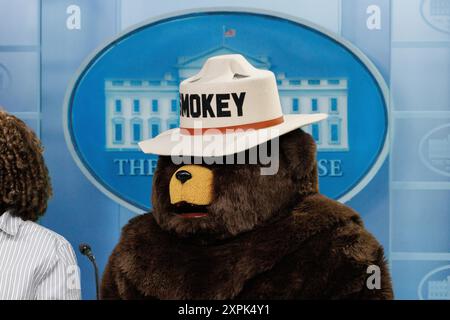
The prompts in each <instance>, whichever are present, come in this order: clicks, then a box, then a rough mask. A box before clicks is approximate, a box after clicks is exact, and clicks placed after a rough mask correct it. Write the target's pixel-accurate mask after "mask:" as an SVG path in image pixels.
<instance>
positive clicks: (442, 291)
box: [428, 276, 450, 300]
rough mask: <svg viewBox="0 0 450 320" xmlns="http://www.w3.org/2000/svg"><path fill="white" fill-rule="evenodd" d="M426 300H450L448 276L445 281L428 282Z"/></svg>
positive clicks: (449, 279)
mask: <svg viewBox="0 0 450 320" xmlns="http://www.w3.org/2000/svg"><path fill="white" fill-rule="evenodd" d="M428 299H430V300H450V276H447V279H445V280H440V281H439V280H438V281H429V282H428Z"/></svg>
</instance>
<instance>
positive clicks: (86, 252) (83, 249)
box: [79, 243, 100, 300]
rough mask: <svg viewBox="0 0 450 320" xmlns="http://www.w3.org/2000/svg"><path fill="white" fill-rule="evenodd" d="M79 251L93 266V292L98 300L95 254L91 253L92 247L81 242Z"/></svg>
mask: <svg viewBox="0 0 450 320" xmlns="http://www.w3.org/2000/svg"><path fill="white" fill-rule="evenodd" d="M79 249H80V252H81V254H82V255H84V256H86V257H87V258H88V259H89V261H91V263H92V265H93V266H94V272H95V293H96V297H97V300H100V297H99V289H98V282H99V281H98V267H97V262H96V261H95V256H94V254H93V253H92V249H91V246H90V245H88V244H87V243H81V244H80V246H79Z"/></svg>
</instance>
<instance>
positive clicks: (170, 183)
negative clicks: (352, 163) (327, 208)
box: [152, 129, 318, 241]
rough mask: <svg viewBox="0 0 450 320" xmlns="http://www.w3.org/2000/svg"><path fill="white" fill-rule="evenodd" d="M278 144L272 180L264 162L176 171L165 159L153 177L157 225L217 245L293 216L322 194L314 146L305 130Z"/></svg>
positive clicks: (184, 167) (192, 166)
mask: <svg viewBox="0 0 450 320" xmlns="http://www.w3.org/2000/svg"><path fill="white" fill-rule="evenodd" d="M277 139H279V141H277V143H278V146H279V148H278V152H277V153H278V155H279V156H278V170H277V172H276V173H275V174H272V175H262V174H261V167H262V166H263V165H262V164H261V162H260V161H257V162H256V163H255V162H253V164H249V163H246V164H209V165H208V164H206V163H207V161H203V162H202V163H200V164H198V163H199V161H196V160H198V159H193V161H192V162H193V163H196V164H181V165H176V164H174V163H173V161H172V159H171V157H170V156H161V157H160V158H159V160H158V164H157V168H156V171H155V174H154V177H153V193H152V203H153V215H154V217H155V220H156V222H157V223H158V224H159V226H160V227H161V228H162V229H163V230H166V231H168V232H171V233H174V234H176V235H177V236H179V237H183V238H193V239H200V240H201V241H218V240H224V239H227V238H230V237H233V236H236V235H238V234H240V233H243V232H246V231H249V230H252V229H254V228H256V227H258V226H260V225H265V224H267V223H270V222H271V221H274V220H277V219H279V218H281V217H283V216H284V215H287V214H289V213H290V212H291V210H292V208H293V207H294V206H295V205H296V204H297V203H298V202H299V201H301V199H302V197H304V196H306V195H309V194H312V193H317V192H318V175H317V162H316V155H315V154H316V145H315V142H314V140H313V139H312V137H311V136H310V135H309V134H307V133H305V132H304V131H302V130H301V129H298V130H295V131H292V132H290V133H287V134H285V135H283V136H281V137H279V138H277ZM271 143H273V141H269V145H270V144H271ZM256 148H257V147H256ZM246 152H247V153H248V152H249V151H246ZM246 159H248V154H247V158H246ZM235 163H236V162H235Z"/></svg>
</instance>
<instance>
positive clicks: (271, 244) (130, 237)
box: [101, 130, 392, 299]
mask: <svg viewBox="0 0 450 320" xmlns="http://www.w3.org/2000/svg"><path fill="white" fill-rule="evenodd" d="M177 168H178V166H175V165H173V164H172V163H171V161H170V158H167V157H161V158H160V160H159V162H158V167H157V170H156V173H155V177H154V187H153V190H154V191H153V205H154V212H153V215H151V214H146V215H143V216H139V217H137V218H135V219H133V220H131V221H130V222H129V224H128V225H127V226H126V227H125V228H124V230H123V233H122V237H121V240H120V243H119V244H118V245H117V246H116V248H115V249H114V251H113V253H112V255H111V257H110V259H109V263H108V265H107V267H106V270H105V273H104V277H103V283H102V290H101V291H102V292H101V295H102V298H104V299H263V298H265V299H343V298H347V299H390V298H392V289H391V282H390V276H389V271H388V269H387V267H386V262H385V259H384V255H383V249H382V247H381V246H380V245H379V244H378V242H377V241H376V240H375V239H374V238H373V237H372V236H371V235H370V234H369V233H368V232H367V231H366V230H365V229H364V227H363V223H362V221H361V219H360V218H359V216H358V214H357V213H356V212H354V211H353V210H351V209H350V208H348V207H346V206H344V205H342V204H340V203H338V202H336V201H333V200H330V199H327V198H326V197H324V196H322V195H320V194H318V178H317V165H316V161H315V144H314V141H313V139H312V138H311V137H310V136H309V135H308V134H306V133H304V132H303V131H301V130H297V131H295V132H292V133H289V134H286V135H284V136H282V137H281V138H280V169H279V172H278V173H277V174H276V175H272V176H261V175H260V170H259V169H260V166H259V165H231V166H230V165H215V166H214V165H213V166H210V168H211V169H212V170H213V173H214V195H215V198H214V201H213V203H212V204H211V205H210V206H209V207H208V217H207V218H202V219H192V220H191V219H184V218H181V217H179V216H177V215H174V214H172V211H171V210H172V207H171V205H170V199H169V192H168V184H169V180H170V177H171V176H172V174H173V173H174V172H175V171H176V170H177ZM369 265H377V266H379V267H380V268H381V275H382V281H381V289H379V290H376V289H375V290H369V289H368V288H367V287H366V279H367V277H368V274H367V267H368V266H369Z"/></svg>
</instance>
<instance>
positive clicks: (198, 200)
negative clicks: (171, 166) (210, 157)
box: [169, 165, 213, 218]
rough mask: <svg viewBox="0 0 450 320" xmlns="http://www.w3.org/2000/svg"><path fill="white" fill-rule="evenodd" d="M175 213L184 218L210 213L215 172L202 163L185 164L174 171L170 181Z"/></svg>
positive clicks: (204, 215)
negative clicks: (208, 209) (209, 207)
mask: <svg viewBox="0 0 450 320" xmlns="http://www.w3.org/2000/svg"><path fill="white" fill-rule="evenodd" d="M169 194H170V203H171V204H172V205H173V209H174V213H176V214H177V215H179V216H181V217H183V218H202V217H206V216H207V215H208V212H207V206H208V205H210V204H211V202H212V200H213V172H212V171H211V170H210V169H208V168H206V167H204V166H200V165H185V166H182V167H180V168H179V169H178V170H177V171H175V172H174V174H173V175H172V177H171V178H170V183H169Z"/></svg>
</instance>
